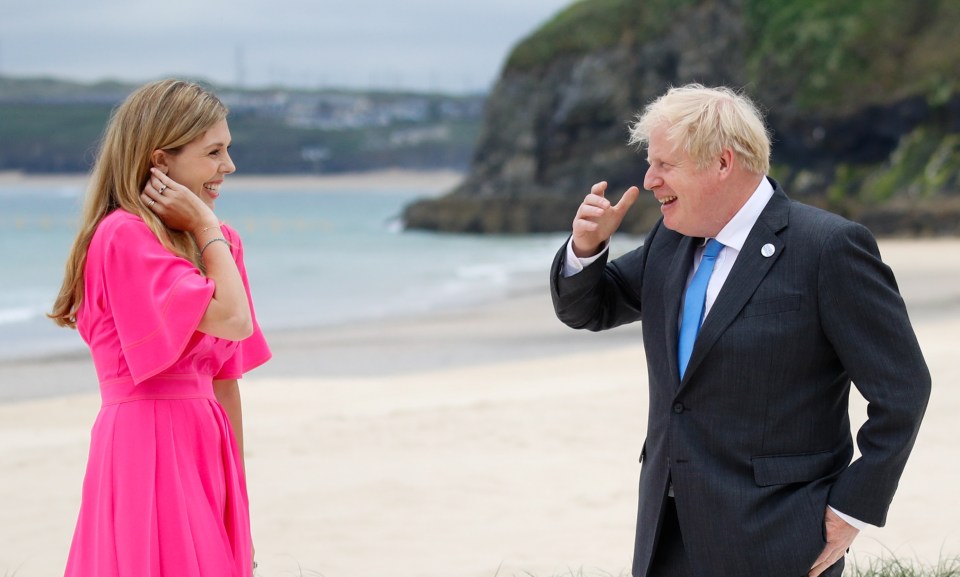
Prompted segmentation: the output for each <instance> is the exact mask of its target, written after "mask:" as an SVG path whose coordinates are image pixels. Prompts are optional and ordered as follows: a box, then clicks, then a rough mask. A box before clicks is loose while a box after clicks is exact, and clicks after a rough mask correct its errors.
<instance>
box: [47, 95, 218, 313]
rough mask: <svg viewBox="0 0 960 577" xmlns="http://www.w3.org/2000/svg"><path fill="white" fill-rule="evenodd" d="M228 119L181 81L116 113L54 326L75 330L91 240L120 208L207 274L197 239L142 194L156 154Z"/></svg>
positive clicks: (212, 100)
mask: <svg viewBox="0 0 960 577" xmlns="http://www.w3.org/2000/svg"><path fill="white" fill-rule="evenodd" d="M226 117H227V108H226V107H225V106H224V105H223V103H221V102H220V100H219V99H218V98H217V97H216V96H215V95H214V94H213V93H211V92H210V91H208V90H206V89H204V88H202V87H201V86H199V85H197V84H193V83H190V82H184V81H181V80H161V81H157V82H152V83H150V84H147V85H146V86H143V87H141V88H139V89H138V90H137V91H135V92H134V93H133V94H131V95H130V96H129V97H128V98H127V99H126V100H125V101H124V102H123V104H121V105H120V107H119V108H117V109H116V110H115V111H114V112H113V115H112V116H111V118H110V122H109V123H108V124H107V129H106V131H105V133H104V136H103V141H102V143H101V145H100V151H99V153H98V154H97V161H96V164H94V167H93V172H92V174H91V177H90V184H89V188H88V190H87V196H86V199H85V200H84V206H83V215H82V218H81V222H80V231H79V233H78V234H77V238H76V240H74V242H73V248H72V249H71V250H70V256H69V257H68V258H67V264H66V267H65V268H66V271H65V274H64V278H63V286H61V287H60V294H59V295H58V296H57V300H56V301H55V302H54V305H53V310H52V311H51V312H50V314H49V315H48V316H49V317H50V318H52V319H53V321H54V322H55V323H57V324H58V325H60V326H62V327H70V328H76V326H77V311H78V310H79V309H80V303H81V302H82V301H83V269H84V266H85V264H86V261H87V249H88V248H89V246H90V240H91V239H92V238H93V234H94V232H96V230H97V226H98V225H99V224H100V221H102V220H103V219H104V217H106V216H107V215H108V214H110V213H111V212H113V211H114V210H116V209H118V208H122V209H123V210H125V211H127V212H129V213H131V214H134V215H136V216H139V217H140V218H142V219H143V221H144V222H145V223H146V224H147V226H148V227H150V230H152V231H153V234H155V235H156V236H157V238H158V239H159V240H160V242H161V243H162V244H163V246H164V247H166V248H167V250H169V251H170V252H172V253H174V254H177V255H180V256H182V257H184V258H186V259H188V260H190V261H191V262H193V263H194V264H195V265H196V266H197V268H199V269H200V270H203V266H202V263H201V262H200V259H199V257H198V256H197V245H196V241H195V240H194V239H193V237H192V236H191V235H190V234H189V233H186V232H183V231H177V230H172V229H170V228H167V227H166V226H165V225H164V224H163V221H161V220H160V218H158V217H157V215H156V214H154V213H153V211H151V210H150V209H148V208H147V207H146V206H145V205H144V204H143V202H142V201H141V200H140V193H141V192H142V191H143V187H144V186H145V185H146V184H147V180H148V179H149V177H150V167H151V166H152V165H153V162H152V158H151V157H152V155H153V152H154V151H155V150H165V151H167V152H170V153H174V154H176V153H177V152H178V151H179V150H180V149H181V148H182V147H183V146H184V145H186V144H188V143H190V142H191V141H193V140H194V139H196V138H197V137H199V136H201V135H203V134H204V133H205V132H206V131H207V130H209V129H210V128H211V127H213V126H214V125H215V124H217V123H218V122H220V121H222V120H224V119H226Z"/></svg>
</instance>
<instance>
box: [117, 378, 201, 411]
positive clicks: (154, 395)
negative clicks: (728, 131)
mask: <svg viewBox="0 0 960 577" xmlns="http://www.w3.org/2000/svg"><path fill="white" fill-rule="evenodd" d="M100 398H101V399H102V406H107V405H115V404H117V403H126V402H129V401H141V400H146V399H153V400H162V399H210V400H213V401H215V400H216V396H215V395H214V394H213V377H211V376H210V375H198V374H196V373H193V374H163V375H158V376H155V377H151V378H149V379H147V380H145V381H143V382H142V383H140V384H134V382H133V378H132V377H119V378H116V379H109V380H105V381H100Z"/></svg>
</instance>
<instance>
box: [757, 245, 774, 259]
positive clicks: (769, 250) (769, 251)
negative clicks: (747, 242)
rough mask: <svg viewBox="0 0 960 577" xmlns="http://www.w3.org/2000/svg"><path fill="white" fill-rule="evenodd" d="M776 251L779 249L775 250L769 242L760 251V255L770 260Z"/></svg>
mask: <svg viewBox="0 0 960 577" xmlns="http://www.w3.org/2000/svg"><path fill="white" fill-rule="evenodd" d="M776 251H777V249H775V248H773V245H772V244H770V243H769V242H768V243H767V244H765V245H763V247H762V248H761V249H760V254H762V255H763V256H764V258H770V257H771V256H773V253H775V252H776Z"/></svg>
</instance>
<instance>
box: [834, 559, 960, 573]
mask: <svg viewBox="0 0 960 577" xmlns="http://www.w3.org/2000/svg"><path fill="white" fill-rule="evenodd" d="M854 561H856V560H854ZM847 565H848V566H851V565H852V567H851V569H850V570H849V571H847V572H846V573H845V574H848V575H849V576H850V577H960V556H956V557H946V558H941V559H940V561H939V562H938V563H937V564H936V565H935V566H930V565H927V564H924V563H920V562H913V561H907V560H904V559H897V558H896V557H884V558H880V559H874V560H871V561H869V562H867V563H856V562H851V561H849V560H848V561H847Z"/></svg>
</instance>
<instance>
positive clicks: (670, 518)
mask: <svg viewBox="0 0 960 577" xmlns="http://www.w3.org/2000/svg"><path fill="white" fill-rule="evenodd" d="M843 561H844V560H843V559H840V560H839V561H837V562H836V563H835V564H834V565H833V566H832V567H830V568H829V569H827V570H826V571H824V572H823V573H821V574H820V576H821V577H840V576H841V574H842V573H843V566H844V562H843ZM647 577H694V575H693V571H692V570H691V569H690V564H689V562H688V561H687V556H686V554H685V553H684V547H683V535H682V534H681V533H680V521H679V520H677V506H676V503H675V502H674V500H673V497H667V500H666V503H664V511H663V523H662V524H661V525H660V535H659V536H658V538H657V547H656V549H655V550H654V552H653V560H652V561H651V562H650V571H649V572H648V573H647ZM797 577H801V576H799V575H798V576H797ZM803 577H805V576H803Z"/></svg>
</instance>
